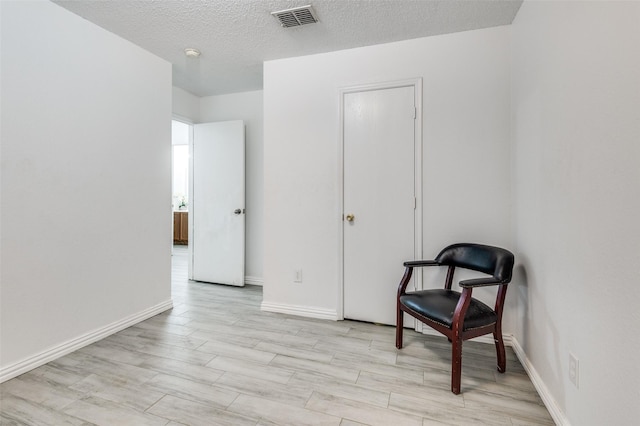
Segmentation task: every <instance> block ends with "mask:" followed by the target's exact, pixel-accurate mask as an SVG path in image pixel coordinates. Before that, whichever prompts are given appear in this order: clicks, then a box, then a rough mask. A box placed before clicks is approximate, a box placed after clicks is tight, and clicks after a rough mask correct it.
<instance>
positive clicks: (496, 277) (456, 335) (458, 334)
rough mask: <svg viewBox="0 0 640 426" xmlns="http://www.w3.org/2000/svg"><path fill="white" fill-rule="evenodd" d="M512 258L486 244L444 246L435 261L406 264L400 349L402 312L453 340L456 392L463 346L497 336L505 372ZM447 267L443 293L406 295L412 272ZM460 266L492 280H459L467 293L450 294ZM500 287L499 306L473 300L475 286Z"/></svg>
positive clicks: (400, 299) (399, 309)
mask: <svg viewBox="0 0 640 426" xmlns="http://www.w3.org/2000/svg"><path fill="white" fill-rule="evenodd" d="M513 261H514V258H513V254H512V253H511V252H510V251H507V250H505V249H502V248H498V247H491V246H485V245H481V244H468V243H464V244H453V245H450V246H448V247H446V248H444V249H443V250H442V251H441V252H440V254H438V256H437V257H436V258H435V259H434V260H416V261H409V262H405V263H404V266H405V271H404V276H403V277H402V280H401V281H400V285H399V286H398V297H397V303H398V304H397V317H396V319H397V322H396V347H397V348H398V349H402V326H403V324H402V320H403V316H404V315H403V314H402V313H403V312H406V313H407V314H409V315H411V316H412V317H414V318H417V319H418V320H420V321H421V322H423V323H424V324H426V325H428V326H429V327H432V328H433V329H435V330H437V331H439V332H440V333H442V334H444V335H445V336H447V337H448V338H449V341H450V342H451V343H452V351H451V392H453V393H454V394H456V395H457V394H459V393H460V376H461V373H462V342H463V341H465V340H468V339H472V338H474V337H478V336H482V335H484V334H489V333H493V340H494V341H495V344H496V353H497V358H498V371H499V372H501V373H504V371H505V369H506V356H505V351H504V342H503V341H502V308H503V306H504V300H505V296H506V295H507V284H508V283H509V282H510V281H511V273H512V271H513ZM423 266H448V270H447V277H446V279H445V284H444V289H437V290H421V291H415V292H410V293H407V292H405V290H406V288H407V284H409V281H410V280H411V275H412V274H413V268H417V267H423ZM456 268H464V269H470V270H473V271H478V272H483V273H485V274H489V275H491V277H485V278H474V279H468V280H463V281H460V287H462V293H460V292H457V291H455V290H451V284H452V282H453V274H454V272H455V269H456ZM493 285H497V286H498V291H497V296H496V304H495V308H494V309H491V308H490V307H489V306H487V305H485V304H484V303H482V302H480V301H479V300H477V299H474V298H473V297H471V292H472V290H473V289H474V288H475V287H485V286H493Z"/></svg>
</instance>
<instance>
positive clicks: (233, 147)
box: [189, 120, 245, 286]
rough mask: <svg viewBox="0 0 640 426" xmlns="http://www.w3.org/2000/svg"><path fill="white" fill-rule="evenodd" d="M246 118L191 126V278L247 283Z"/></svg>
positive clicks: (240, 284)
mask: <svg viewBox="0 0 640 426" xmlns="http://www.w3.org/2000/svg"><path fill="white" fill-rule="evenodd" d="M244 153H245V150H244V122H243V121H240V120H237V121H224V122H218V123H203V124H196V125H194V126H193V150H192V164H193V167H192V196H191V205H190V206H189V210H190V226H191V232H192V236H191V241H193V243H192V244H191V247H190V249H191V250H190V253H191V256H192V259H191V274H190V279H192V280H195V281H205V282H210V283H218V284H229V285H235V286H243V285H244V226H245V204H244V202H245V199H244V192H245V191H244V190H245V188H244Z"/></svg>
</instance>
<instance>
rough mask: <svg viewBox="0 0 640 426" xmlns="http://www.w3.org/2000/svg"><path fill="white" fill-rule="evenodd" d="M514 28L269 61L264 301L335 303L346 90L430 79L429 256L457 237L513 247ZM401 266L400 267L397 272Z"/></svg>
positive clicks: (300, 305)
mask: <svg viewBox="0 0 640 426" xmlns="http://www.w3.org/2000/svg"><path fill="white" fill-rule="evenodd" d="M509 32H510V29H509V27H499V28H493V29H487V30H480V31H469V32H464V33H457V34H451V35H443V36H436V37H429V38H422V39H415V40H409V41H404V42H399V43H391V44H385V45H377V46H371V47H365V48H359V49H352V50H345V51H339V52H333V53H327V54H321V55H314V56H306V57H299V58H291V59H284V60H276V61H269V62H266V63H265V66H264V114H265V118H264V119H265V123H264V126H265V129H264V132H265V134H264V145H265V147H264V162H265V165H264V167H265V184H264V185H265V195H264V197H265V260H264V278H265V284H264V286H265V287H264V303H263V308H264V307H265V306H266V307H267V309H273V308H274V307H276V308H282V309H283V310H287V309H288V310H290V311H295V310H298V312H302V313H305V312H306V313H311V314H313V313H320V314H323V315H325V316H331V315H335V314H336V312H338V311H339V307H338V306H337V304H338V300H339V298H338V292H339V290H340V289H339V285H338V282H339V277H338V262H339V260H340V259H338V247H339V243H340V242H339V241H338V231H339V229H340V227H341V226H342V222H341V214H342V212H340V211H339V208H338V193H339V187H338V184H339V183H338V161H339V160H338V159H339V157H338V137H339V130H340V129H339V120H340V117H339V93H338V90H339V88H343V87H348V86H355V85H361V84H367V83H379V82H387V81H392V80H402V79H407V78H415V77H422V78H423V79H424V82H423V84H424V88H423V114H424V115H423V120H424V124H423V146H424V149H423V151H424V159H423V167H424V174H423V180H424V227H423V228H424V238H423V240H424V257H426V258H433V257H434V256H435V255H436V254H437V253H438V251H439V250H440V249H441V248H442V247H444V246H445V245H447V244H449V243H453V242H458V241H476V242H484V243H488V244H496V245H500V246H504V247H509V246H510V241H511V235H510V231H511V224H510V217H511V214H510V192H511V189H510V147H509V142H510V141H509V111H510V92H509V81H510V74H509V69H510V66H509V55H510V52H509V49H510V43H509ZM296 268H302V269H303V276H304V280H303V283H302V284H294V283H293V282H292V281H293V276H294V274H293V271H294V269H296ZM402 272H403V269H402V265H398V280H399V279H400V277H401V275H402ZM392 285H394V286H395V285H396V283H393V284H392ZM441 285H442V284H441V283H437V284H436V283H433V282H425V286H441ZM483 290H484V289H483ZM488 293H489V290H487V294H488ZM478 294H480V295H482V294H483V293H482V292H478ZM493 300H495V299H493ZM390 303H394V302H393V301H390ZM509 305H510V303H509V302H508V303H507V308H506V312H505V315H506V318H505V324H504V328H505V332H507V333H508V332H510V331H512V329H513V326H512V322H513V321H512V319H513V318H514V315H513V313H512V307H511V306H509Z"/></svg>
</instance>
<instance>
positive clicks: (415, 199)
mask: <svg viewBox="0 0 640 426" xmlns="http://www.w3.org/2000/svg"><path fill="white" fill-rule="evenodd" d="M417 208H418V199H417V198H416V197H413V209H414V210H415V209H417Z"/></svg>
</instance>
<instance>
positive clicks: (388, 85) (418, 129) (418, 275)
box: [337, 77, 422, 320]
mask: <svg viewBox="0 0 640 426" xmlns="http://www.w3.org/2000/svg"><path fill="white" fill-rule="evenodd" d="M401 87H413V93H414V105H415V108H416V118H415V120H414V196H415V198H416V208H415V211H414V232H415V234H414V239H413V241H414V248H413V253H414V257H415V258H416V259H421V258H422V78H421V77H418V78H412V79H406V80H396V81H389V82H382V83H373V84H365V85H358V86H350V87H344V88H341V89H339V102H340V106H339V108H340V110H339V111H340V125H339V135H338V147H337V148H338V203H337V204H338V215H337V216H338V226H337V229H338V304H337V306H338V312H337V314H338V319H339V320H344V101H345V95H348V94H351V93H358V92H369V91H374V90H384V89H397V88H401ZM407 260H410V259H407ZM413 277H414V278H413V283H414V286H415V289H416V290H421V289H422V272H421V271H420V269H419V268H418V269H417V270H414V275H413ZM401 278H402V267H401V265H398V282H400V279H401ZM390 303H391V302H390Z"/></svg>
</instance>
